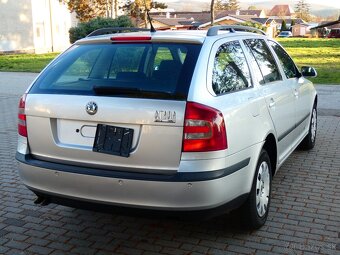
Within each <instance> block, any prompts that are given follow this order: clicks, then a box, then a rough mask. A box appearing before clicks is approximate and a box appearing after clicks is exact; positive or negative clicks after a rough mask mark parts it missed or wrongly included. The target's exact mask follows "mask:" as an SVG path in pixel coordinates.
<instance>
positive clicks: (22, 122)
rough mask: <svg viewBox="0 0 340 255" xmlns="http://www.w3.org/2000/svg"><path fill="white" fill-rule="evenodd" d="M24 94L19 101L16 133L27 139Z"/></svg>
mask: <svg viewBox="0 0 340 255" xmlns="http://www.w3.org/2000/svg"><path fill="white" fill-rule="evenodd" d="M25 104H26V94H24V95H23V96H22V97H21V98H20V101H19V111H18V133H19V135H21V136H24V137H27V126H26V114H25Z"/></svg>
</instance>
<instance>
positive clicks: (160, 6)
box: [151, 2, 168, 9]
mask: <svg viewBox="0 0 340 255" xmlns="http://www.w3.org/2000/svg"><path fill="white" fill-rule="evenodd" d="M151 8H154V9H166V8H168V5H166V4H165V3H160V2H151Z"/></svg>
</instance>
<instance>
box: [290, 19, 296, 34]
mask: <svg viewBox="0 0 340 255" xmlns="http://www.w3.org/2000/svg"><path fill="white" fill-rule="evenodd" d="M294 25H295V20H294V19H292V22H291V23H290V31H291V32H292V31H293V26H294Z"/></svg>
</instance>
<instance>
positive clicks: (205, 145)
mask: <svg viewBox="0 0 340 255" xmlns="http://www.w3.org/2000/svg"><path fill="white" fill-rule="evenodd" d="M227 148H228V144H227V133H226V127H225V123H224V118H223V115H222V113H221V112H220V111H218V110H216V109H214V108H211V107H209V106H205V105H202V104H198V103H194V102H187V106H186V110H185V120H184V131H183V152H205V151H218V150H225V149H227Z"/></svg>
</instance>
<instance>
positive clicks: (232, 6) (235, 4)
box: [228, 0, 240, 11]
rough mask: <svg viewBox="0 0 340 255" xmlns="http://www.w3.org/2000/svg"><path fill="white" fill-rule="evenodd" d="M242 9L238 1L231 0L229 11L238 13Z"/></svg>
mask: <svg viewBox="0 0 340 255" xmlns="http://www.w3.org/2000/svg"><path fill="white" fill-rule="evenodd" d="M239 9H240V6H239V2H238V0H229V2H228V10H229V11H237V10H239Z"/></svg>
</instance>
